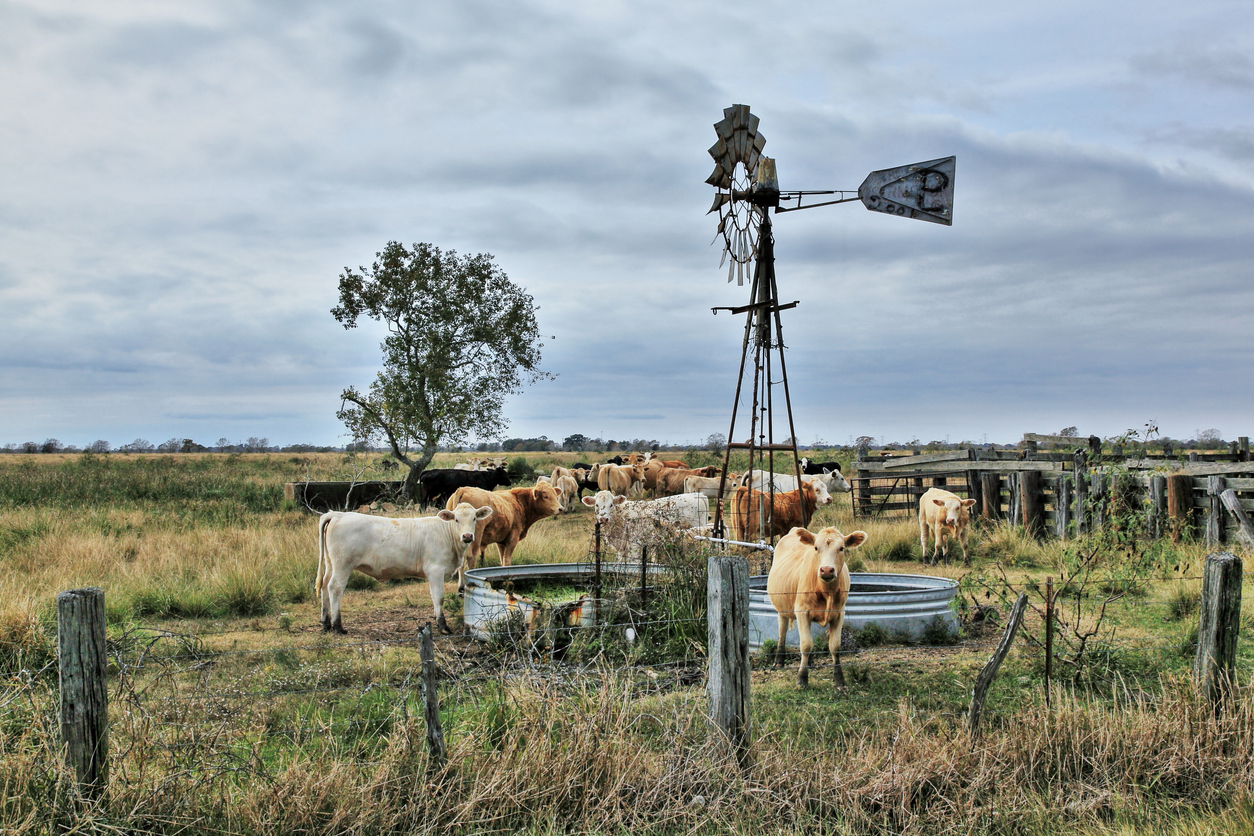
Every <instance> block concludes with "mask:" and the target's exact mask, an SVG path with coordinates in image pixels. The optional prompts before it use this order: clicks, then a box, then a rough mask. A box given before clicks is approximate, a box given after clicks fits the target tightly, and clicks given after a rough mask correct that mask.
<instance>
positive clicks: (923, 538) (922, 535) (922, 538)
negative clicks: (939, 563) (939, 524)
mask: <svg viewBox="0 0 1254 836" xmlns="http://www.w3.org/2000/svg"><path fill="white" fill-rule="evenodd" d="M919 548H920V549H922V550H923V562H924V563H927V519H926V518H924V516H923V512H922V511H920V512H919Z"/></svg>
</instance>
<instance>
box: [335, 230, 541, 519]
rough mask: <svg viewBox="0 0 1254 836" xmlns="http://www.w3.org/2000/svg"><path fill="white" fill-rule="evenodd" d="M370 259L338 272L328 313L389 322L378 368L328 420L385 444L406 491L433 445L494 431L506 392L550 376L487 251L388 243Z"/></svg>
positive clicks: (530, 322)
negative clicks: (402, 470)
mask: <svg viewBox="0 0 1254 836" xmlns="http://www.w3.org/2000/svg"><path fill="white" fill-rule="evenodd" d="M376 259H377V260H376V261H375V262H374V264H372V265H371V267H370V268H369V269H367V268H365V267H361V268H358V269H357V270H352V269H351V268H345V269H344V272H343V274H341V276H340V304H339V305H337V306H336V307H334V308H332V309H331V314H332V316H334V317H335V319H336V321H338V322H339V323H340V324H342V325H343V326H344V327H345V328H355V327H356V326H357V321H358V319H359V318H360V317H363V316H364V317H368V318H370V319H374V320H377V321H379V322H382V323H383V324H384V325H385V326H386V327H387V332H388V333H387V336H386V337H385V338H384V340H383V343H382V346H381V348H382V349H383V370H382V371H380V372H379V373H378V375H377V376H376V377H375V379H374V382H373V383H371V384H370V388H369V390H367V391H366V392H360V391H358V390H357V389H356V388H355V387H352V386H350V387H349V388H347V389H345V390H344V392H343V393H342V394H341V395H340V399H341V404H340V410H339V412H337V413H336V417H338V418H339V419H340V420H341V421H343V422H344V424H345V426H347V427H348V429H349V431H350V432H351V433H352V434H353V436H354V437H355V438H362V439H369V438H379V437H382V438H383V439H384V440H385V441H386V442H387V445H388V447H389V448H390V449H391V451H392V455H393V456H394V457H395V458H396V459H397V461H399V462H400V463H401V464H404V465H405V466H406V467H408V468H409V473H408V475H407V476H406V479H405V487H404V491H405V493H406V495H407V496H413V491H414V487H415V486H416V484H417V481H418V476H419V475H421V473H422V471H423V470H424V469H425V468H426V467H427V465H428V464H430V463H431V458H432V456H434V455H435V453H436V451H437V450H438V449H439V448H440V445H441V444H450V443H461V442H463V441H465V440H466V439H467V438H468V437H469V436H471V435H475V436H477V437H479V438H495V437H499V436H500V435H501V432H502V431H503V430H504V429H505V426H506V424H505V421H504V419H503V418H502V417H501V409H502V407H503V406H504V403H505V398H506V396H507V395H511V394H516V393H518V392H520V391H522V384H523V381H524V380H526V381H527V382H529V383H534V382H535V381H537V380H541V379H546V378H551V375H549V374H547V373H545V372H543V371H541V370H540V349H541V348H542V347H543V343H541V342H540V336H539V331H538V329H537V327H536V319H535V310H536V308H535V303H534V302H533V300H532V298H531V296H530V295H528V294H527V293H525V292H524V291H523V289H522V288H520V287H518V286H517V285H515V284H514V283H513V282H511V281H510V280H509V277H508V276H506V275H505V272H504V271H503V270H501V268H500V267H498V266H496V265H495V264H494V263H493V261H492V256H491V255H489V254H487V253H480V254H478V255H473V256H471V255H467V256H459V255H458V254H457V253H455V252H453V251H452V250H449V251H448V252H442V251H441V250H440V249H439V248H438V247H434V246H432V245H430V244H415V245H414V246H413V248H412V249H406V248H405V246H404V245H403V244H400V243H398V242H396V241H390V242H388V244H387V246H386V247H384V248H383V251H382V252H380V253H377V254H376ZM411 451H414V452H413V453H412V454H411Z"/></svg>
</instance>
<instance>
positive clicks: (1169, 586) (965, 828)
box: [0, 454, 1254, 834]
mask: <svg viewBox="0 0 1254 836" xmlns="http://www.w3.org/2000/svg"><path fill="white" fill-rule="evenodd" d="M582 455H583V456H588V457H591V456H592V455H593V454H582ZM522 457H523V456H511V460H513V459H518V458H522ZM380 458H381V457H380V455H378V454H373V455H370V456H356V457H346V456H345V455H344V454H301V455H286V454H255V455H249V454H245V455H229V456H226V455H195V454H190V455H179V456H120V455H114V454H110V455H108V456H65V457H61V456H52V455H49V456H9V457H0V568H3V570H4V571H3V573H0V593H3V595H2V596H0V682H2V683H3V685H2V687H0V786H3V788H4V790H3V794H2V799H0V821H2V822H3V824H4V829H5V831H6V832H12V833H21V834H25V833H51V832H64V831H66V830H70V829H73V828H78V829H79V830H81V831H83V832H91V831H96V832H152V833H188V832H214V833H216V832H230V833H275V834H279V833H283V834H287V833H292V832H309V833H379V832H405V833H413V832H419V833H424V832H431V833H437V832H438V833H496V832H524V833H535V834H549V833H568V832H576V833H583V832H589V833H591V832H595V833H626V832H631V833H649V834H654V833H656V834H671V833H745V834H748V833H762V832H823V833H827V832H831V833H858V834H864V833H865V834H890V833H891V834H897V833H911V834H930V833H936V834H940V833H946V834H948V833H971V834H976V833H979V834H983V833H1006V834H1011V833H1014V834H1020V833H1026V834H1061V833H1068V834H1071V833H1088V834H1140V833H1145V834H1148V833H1156V834H1157V833H1178V834H1202V833H1214V832H1240V831H1248V830H1250V829H1251V828H1254V797H1251V794H1250V791H1251V788H1254V765H1252V763H1251V757H1250V753H1251V752H1252V751H1254V693H1252V692H1251V689H1250V687H1249V686H1248V685H1247V684H1246V682H1247V680H1248V678H1249V675H1250V672H1251V670H1254V644H1252V643H1251V638H1254V636H1251V628H1252V627H1254V624H1252V623H1251V619H1250V618H1249V617H1248V616H1246V617H1244V618H1243V619H1242V630H1241V644H1240V646H1239V662H1238V676H1239V679H1240V683H1241V687H1240V689H1239V691H1238V693H1237V695H1236V698H1235V700H1234V701H1233V703H1232V704H1231V705H1230V706H1229V707H1228V710H1226V711H1225V712H1224V713H1223V714H1222V715H1220V716H1219V717H1218V718H1215V717H1213V716H1212V715H1211V712H1210V708H1209V706H1208V705H1206V704H1204V703H1203V702H1202V701H1201V700H1199V699H1198V697H1197V696H1196V694H1195V693H1194V689H1193V688H1192V686H1191V682H1190V678H1189V672H1190V668H1191V665H1192V660H1193V655H1192V648H1193V644H1192V642H1194V641H1195V636H1196V629H1195V628H1196V623H1197V596H1198V592H1199V587H1200V576H1201V566H1202V563H1203V561H1204V558H1205V554H1206V549H1205V548H1204V547H1202V546H1201V545H1199V544H1196V543H1191V542H1187V541H1186V542H1182V543H1178V544H1174V543H1170V542H1166V541H1153V542H1148V541H1144V540H1140V539H1137V538H1136V537H1133V536H1130V533H1129V532H1127V531H1122V532H1115V533H1113V534H1110V535H1104V534H1099V535H1094V536H1092V537H1089V538H1085V539H1083V540H1080V541H1073V542H1070V543H1059V542H1048V541H1047V542H1039V541H1036V540H1033V539H1030V538H1027V537H1025V536H1024V535H1023V533H1022V532H1021V531H1016V530H1012V529H1009V528H1006V527H1005V526H1002V525H988V524H978V525H976V526H975V530H974V531H973V532H972V535H971V537H970V541H969V546H970V550H971V564H970V565H969V566H967V565H963V564H962V563H961V562H960V561H955V562H952V563H950V564H947V565H941V566H927V565H924V564H923V563H921V562H920V556H921V555H920V549H919V537H918V527H917V523H915V522H914V521H900V520H894V521H876V522H866V521H864V520H859V521H858V524H857V525H854V524H853V520H852V519H851V511H850V505H849V497H848V495H840V496H838V497H837V498H836V501H835V502H834V503H833V504H832V505H830V506H827V507H825V508H823V509H821V510H820V512H819V514H818V516H817V518H816V520H815V522H814V524H812V526H811V527H812V528H816V527H818V526H822V525H836V526H838V527H840V528H841V530H842V531H844V532H849V531H852V530H853V529H855V528H861V529H863V530H865V531H867V533H868V534H869V540H868V543H867V544H866V545H865V546H864V547H862V548H861V549H858V550H857V551H856V552H854V553H851V555H850V558H851V562H852V563H853V565H852V568H853V569H854V571H873V572H899V573H918V574H935V575H944V576H948V577H953V578H956V579H959V580H960V581H961V590H962V593H961V597H962V602H963V606H962V613H961V614H962V616H963V620H964V631H963V633H962V634H961V635H959V636H934V637H932V638H931V640H930V643H928V644H925V645H920V644H904V643H902V642H901V641H900V637H894V636H892V635H884V634H882V631H881V632H880V634H876V633H875V631H870V630H868V631H864V632H863V634H861V635H857V636H854V637H853V639H854V641H855V642H856V645H857V649H856V652H849V653H846V654H845V656H844V668H845V675H846V678H847V680H848V682H849V685H848V687H846V688H844V689H837V688H835V687H834V686H833V685H832V683H831V680H830V674H831V663H830V661H828V660H820V662H819V663H818V666H817V667H816V668H815V670H814V672H813V674H812V678H811V682H812V686H811V688H810V689H808V690H807V691H800V690H798V688H797V686H796V659H795V656H794V657H793V659H792V661H790V662H789V664H788V665H787V666H785V667H784V668H782V669H775V668H773V667H771V666H770V664H769V663H768V660H767V659H766V658H765V656H764V655H763V656H758V657H756V658H755V659H754V662H753V665H754V670H753V673H752V689H753V690H752V698H751V699H752V706H751V718H752V719H751V736H752V739H753V744H752V753H753V759H752V763H751V764H750V766H749V767H748V768H747V769H745V770H743V771H742V770H740V769H738V768H737V767H736V765H735V763H734V761H729V760H728V759H727V758H726V756H725V755H724V754H722V750H721V748H720V747H719V745H718V741H717V740H716V739H715V738H714V737H713V735H712V734H711V732H710V730H709V729H708V728H707V725H706V722H705V715H704V712H705V707H706V702H705V693H704V689H703V672H704V666H705V659H704V652H705V648H704V617H703V616H701V617H696V614H695V613H693V614H691V615H690V614H689V613H687V612H686V610H689V609H692V610H695V609H697V608H699V606H700V605H701V604H702V603H703V601H704V589H703V587H702V586H699V585H698V582H697V579H696V578H695V575H693V574H691V573H684V572H680V573H677V575H676V577H677V578H681V579H683V580H682V583H680V582H677V583H674V584H672V586H673V587H676V588H672V589H669V590H668V589H661V590H659V594H658V595H657V599H658V600H657V601H655V602H654V604H653V607H654V608H653V609H651V610H649V613H650V617H651V618H652V619H653V620H652V621H646V622H644V627H643V629H642V636H641V638H640V639H639V640H637V641H635V642H634V643H633V642H627V641H625V640H624V639H623V633H622V630H621V629H618V628H617V627H609V628H606V629H604V630H602V631H585V633H584V634H581V635H580V636H579V637H578V638H577V639H576V640H575V644H574V645H572V649H571V652H570V653H568V655H567V656H566V657H565V658H564V659H562V660H554V658H553V656H552V654H544V653H537V652H533V651H532V650H531V649H530V648H529V647H528V643H527V641H526V639H525V637H521V636H519V635H518V634H517V633H511V632H509V631H507V630H502V631H500V633H499V634H496V635H494V636H493V639H492V640H491V641H489V642H487V643H481V642H474V641H471V640H469V639H467V638H465V637H463V636H460V635H454V636H450V637H438V638H437V643H436V644H437V662H438V665H439V668H440V671H441V684H440V699H441V706H442V721H443V723H444V730H445V736H446V738H447V741H448V746H449V760H448V764H447V766H445V767H444V768H443V769H440V770H432V769H429V763H428V759H427V754H426V748H425V738H424V734H425V731H424V724H423V721H422V716H421V714H422V709H421V703H420V701H419V699H418V696H417V690H418V689H417V684H416V681H417V679H416V671H417V668H418V657H417V650H416V645H415V641H414V640H415V638H416V632H417V629H418V627H419V626H420V625H422V624H423V623H425V622H426V621H427V620H428V619H430V618H431V616H432V611H431V602H430V597H429V595H428V592H427V589H426V584H425V582H404V583H379V582H376V581H373V580H371V579H369V578H366V577H364V576H362V575H356V576H354V577H355V579H354V582H353V583H352V584H351V585H350V588H349V590H350V591H349V592H348V593H347V594H346V595H345V597H344V601H343V607H344V623H345V626H346V627H347V629H348V630H349V634H348V635H346V636H334V635H327V634H324V633H323V632H322V630H321V628H320V626H319V623H318V603H317V601H316V599H315V597H314V595H313V589H312V586H313V579H314V573H315V571H316V563H317V551H316V541H315V533H314V532H315V527H316V526H315V522H316V517H315V516H313V515H310V514H307V513H306V512H304V511H303V510H302V509H300V508H298V507H295V506H293V505H292V504H291V503H289V502H285V500H284V499H283V483H285V482H288V481H292V480H298V479H314V480H334V479H343V478H357V479H388V478H393V476H392V474H389V473H386V472H385V471H382V470H380V469H379V468H378V467H377V462H378V461H379V459H380ZM525 458H526V459H527V460H528V461H529V463H531V464H532V465H533V466H534V467H535V468H536V469H537V470H539V471H541V472H544V471H547V470H548V469H550V468H551V467H552V465H553V464H555V463H559V462H561V463H569V462H570V461H573V460H575V459H576V458H579V456H577V455H576V454H525ZM600 458H604V456H601V457H600ZM685 458H686V459H687V460H688V461H689V463H690V464H693V465H694V466H699V465H703V464H707V463H711V462H712V457H710V456H709V455H708V454H696V455H691V454H690V455H687V456H685ZM455 459H456V457H447V456H441V457H438V459H437V462H436V463H435V464H434V465H433V466H441V465H443V466H448V465H449V464H451V463H452V461H453V460H455ZM592 460H596V459H595V458H594V459H592ZM720 463H721V462H720ZM399 513H404V512H403V511H402V512H399ZM591 535H592V514H591V511H590V510H589V509H586V508H583V507H582V506H581V509H580V510H579V511H577V512H574V513H570V514H564V515H561V516H559V517H555V518H551V519H548V520H545V521H543V522H541V523H539V524H537V525H536V526H535V527H534V528H533V529H532V531H531V533H530V534H529V535H528V536H527V538H526V539H525V540H524V541H523V542H522V543H521V544H520V546H519V548H518V550H517V552H516V553H515V556H514V562H515V563H516V564H520V563H554V562H579V561H583V560H586V559H587V558H588V555H589V551H590V549H591V548H592V542H591ZM488 554H489V556H488V558H487V563H488V564H489V565H492V564H494V562H495V550H494V549H489V550H488ZM951 557H952V555H951ZM673 558H674V559H675V560H677V561H684V560H687V561H689V565H696V563H697V562H698V561H703V555H702V554H701V552H700V550H699V549H695V547H692V546H685V547H684V548H683V549H680V550H679V552H677V553H676V554H675V555H673ZM762 560H763V559H762V558H761V557H752V558H751V561H756V562H757V563H758V564H759V567H758V568H756V569H755V571H764V569H762V568H761V563H762ZM855 561H856V562H855ZM1084 561H1087V564H1085V565H1088V566H1091V567H1093V568H1092V570H1091V571H1089V572H1088V573H1087V574H1083V573H1079V572H1076V571H1073V570H1075V569H1076V567H1077V566H1079V565H1080V564H1081V563H1083V562H1084ZM702 565H703V563H702ZM1046 577H1053V578H1055V579H1060V578H1063V577H1069V578H1070V581H1069V583H1070V586H1069V587H1066V588H1061V589H1060V590H1059V591H1060V596H1061V597H1060V599H1059V611H1060V616H1059V618H1060V621H1061V622H1062V623H1061V624H1060V627H1059V632H1060V634H1061V635H1062V636H1063V637H1064V638H1065V637H1066V631H1067V629H1071V630H1072V632H1073V633H1075V635H1076V636H1080V635H1083V634H1084V633H1085V632H1086V631H1088V630H1090V629H1091V630H1092V631H1093V632H1092V633H1091V634H1090V635H1088V636H1087V637H1086V638H1084V640H1083V641H1082V642H1081V641H1080V640H1079V639H1078V638H1075V639H1074V640H1072V641H1070V642H1068V641H1064V638H1060V639H1059V641H1060V643H1061V644H1060V645H1059V646H1058V647H1057V648H1056V650H1057V657H1056V667H1055V674H1054V676H1055V679H1054V690H1053V692H1052V700H1051V704H1050V705H1048V706H1047V705H1046V702H1045V695H1044V688H1043V674H1044V664H1043V660H1044V654H1043V652H1042V651H1041V650H1040V648H1039V647H1038V646H1037V645H1036V644H1034V641H1036V642H1039V640H1040V638H1041V637H1042V635H1043V630H1042V624H1041V619H1040V617H1039V615H1032V616H1030V617H1029V619H1028V622H1027V624H1026V625H1025V635H1024V636H1023V637H1021V639H1020V641H1019V643H1018V644H1017V645H1016V646H1015V649H1014V650H1013V651H1012V653H1011V655H1010V657H1009V658H1008V660H1007V662H1006V663H1005V665H1004V666H1003V668H1002V670H1001V673H1000V674H999V677H998V679H997V680H996V682H995V683H994V685H993V688H992V690H991V693H990V699H989V702H988V704H987V705H986V708H985V721H984V722H985V725H984V731H983V734H982V735H981V736H980V737H978V738H976V739H972V738H971V737H970V736H969V735H968V734H967V733H966V732H965V731H964V729H963V724H962V716H963V713H964V711H965V709H966V705H967V701H968V699H969V697H970V689H971V687H972V684H973V681H974V679H975V676H976V674H977V672H978V670H979V669H980V667H981V666H982V665H983V664H984V662H985V660H986V659H987V658H988V656H989V654H990V653H991V651H992V648H993V646H994V645H995V643H996V641H997V638H998V634H999V624H998V623H997V622H996V621H995V620H994V619H993V617H992V613H994V612H1002V613H1004V611H1005V605H1006V603H1007V602H1008V601H1009V600H1010V599H1011V598H1012V597H1013V595H1014V594H1017V593H1018V592H1019V591H1022V590H1026V591H1028V593H1029V595H1030V596H1032V600H1033V602H1034V603H1035V604H1040V603H1041V590H1042V586H1043V583H1044V579H1045V578H1046ZM683 584H687V586H683ZM82 586H100V587H103V588H104V590H105V595H106V609H107V616H108V640H109V654H110V660H111V663H110V701H111V702H110V752H111V762H110V787H109V791H108V794H107V796H106V798H105V800H104V801H103V802H102V803H101V804H99V805H95V806H92V805H87V806H82V805H79V804H77V803H76V802H75V801H74V799H73V793H72V781H71V777H70V776H69V775H67V774H66V770H65V769H64V768H63V767H62V766H61V765H60V763H59V758H58V756H57V748H56V747H57V703H56V688H57V679H56V667H55V663H54V660H53V657H54V648H55V630H56V624H55V610H54V598H55V595H56V593H57V592H58V591H60V590H64V589H71V588H76V587H82ZM680 587H683V588H680ZM447 592H448V593H449V596H450V597H452V596H453V594H454V593H455V582H454V583H451V584H449V586H448V588H447ZM1247 594H1248V590H1247ZM448 600H449V598H446V602H447V601H448ZM1103 605H1104V607H1105V610H1104V614H1103V613H1102V611H1101V608H1102V607H1103ZM1248 609H1249V608H1248V607H1247V611H1248ZM455 615H456V614H455V613H452V612H450V622H451V623H452V624H453V625H454V626H455V627H456V625H457V624H458V619H457V618H456V617H455ZM1073 638H1074V637H1073Z"/></svg>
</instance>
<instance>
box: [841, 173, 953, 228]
mask: <svg viewBox="0 0 1254 836" xmlns="http://www.w3.org/2000/svg"><path fill="white" fill-rule="evenodd" d="M956 164H957V159H956V158H955V157H942V158H941V159H939V160H928V161H927V162H925V163H914V164H912V165H903V166H898V167H897V168H886V169H883V170H882V171H872V172H871V173H870V174H868V175H867V176H866V179H865V180H863V181H862V185H861V186H859V187H858V197H859V198H860V199H861V200H862V204H863V205H864V206H866V208H868V209H870V210H871V211H872V212H884V213H885V214H888V215H897V216H899V217H904V218H914V219H916V220H920V221H929V222H931V223H934V224H944V225H945V226H951V225H952V224H953V222H954V169H955V167H956Z"/></svg>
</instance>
